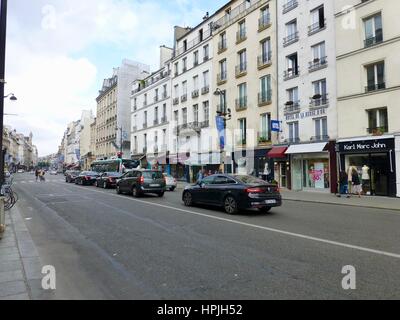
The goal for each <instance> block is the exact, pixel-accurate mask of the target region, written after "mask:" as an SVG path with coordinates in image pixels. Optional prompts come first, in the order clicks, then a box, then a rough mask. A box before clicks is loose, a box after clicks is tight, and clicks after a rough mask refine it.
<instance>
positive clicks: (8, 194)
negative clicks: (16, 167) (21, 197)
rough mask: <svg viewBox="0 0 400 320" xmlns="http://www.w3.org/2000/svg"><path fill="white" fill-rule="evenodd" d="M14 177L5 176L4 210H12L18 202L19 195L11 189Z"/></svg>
mask: <svg viewBox="0 0 400 320" xmlns="http://www.w3.org/2000/svg"><path fill="white" fill-rule="evenodd" d="M12 182H13V177H12V176H11V175H6V176H5V182H4V184H3V185H2V187H1V190H0V192H1V195H2V196H3V197H4V209H5V210H11V208H12V207H14V206H15V204H16V203H17V201H18V194H17V193H16V192H14V191H13V189H12V188H11V185H12Z"/></svg>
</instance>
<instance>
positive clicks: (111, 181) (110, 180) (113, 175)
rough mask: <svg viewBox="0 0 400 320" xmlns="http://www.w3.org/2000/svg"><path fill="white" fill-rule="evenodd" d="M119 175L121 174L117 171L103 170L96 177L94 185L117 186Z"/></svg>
mask: <svg viewBox="0 0 400 320" xmlns="http://www.w3.org/2000/svg"><path fill="white" fill-rule="evenodd" d="M121 177H122V174H121V173H118V172H104V173H102V174H101V175H100V176H99V177H97V179H96V182H95V186H96V187H98V188H103V189H108V188H115V187H116V186H117V179H120V178H121Z"/></svg>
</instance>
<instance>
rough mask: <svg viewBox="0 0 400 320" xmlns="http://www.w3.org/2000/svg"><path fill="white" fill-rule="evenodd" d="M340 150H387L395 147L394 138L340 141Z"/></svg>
mask: <svg viewBox="0 0 400 320" xmlns="http://www.w3.org/2000/svg"><path fill="white" fill-rule="evenodd" d="M338 147H339V148H338V149H339V150H338V151H339V152H341V153H344V152H348V153H352V152H367V153H368V152H385V151H390V150H393V149H394V139H390V138H388V139H374V140H365V141H346V142H340V143H338Z"/></svg>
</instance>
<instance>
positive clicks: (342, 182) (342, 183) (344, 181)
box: [338, 171, 350, 198]
mask: <svg viewBox="0 0 400 320" xmlns="http://www.w3.org/2000/svg"><path fill="white" fill-rule="evenodd" d="M339 190H340V191H339V195H338V197H339V198H340V197H341V196H342V195H347V197H348V198H349V197H350V196H349V195H348V193H349V181H348V177H347V173H346V172H345V171H341V172H340V174H339Z"/></svg>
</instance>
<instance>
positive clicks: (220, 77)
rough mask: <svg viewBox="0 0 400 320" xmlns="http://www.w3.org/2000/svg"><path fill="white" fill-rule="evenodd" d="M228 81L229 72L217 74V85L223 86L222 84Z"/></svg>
mask: <svg viewBox="0 0 400 320" xmlns="http://www.w3.org/2000/svg"><path fill="white" fill-rule="evenodd" d="M227 79H228V78H227V72H226V71H225V72H222V73H218V74H217V84H218V85H222V84H224V83H226V81H227Z"/></svg>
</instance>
